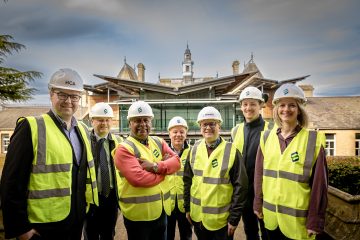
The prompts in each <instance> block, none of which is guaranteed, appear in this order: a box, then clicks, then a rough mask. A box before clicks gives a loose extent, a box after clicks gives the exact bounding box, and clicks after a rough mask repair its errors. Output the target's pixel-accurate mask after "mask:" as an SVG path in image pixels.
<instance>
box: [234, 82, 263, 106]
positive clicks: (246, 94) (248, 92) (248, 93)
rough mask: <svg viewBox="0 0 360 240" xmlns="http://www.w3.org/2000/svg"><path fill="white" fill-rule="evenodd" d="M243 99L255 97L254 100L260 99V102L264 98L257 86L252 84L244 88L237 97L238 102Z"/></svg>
mask: <svg viewBox="0 0 360 240" xmlns="http://www.w3.org/2000/svg"><path fill="white" fill-rule="evenodd" d="M244 99H256V100H260V101H261V102H264V98H263V96H262V93H261V91H260V90H259V89H258V88H256V87H252V86H249V87H247V88H245V89H244V90H242V92H241V93H240V98H239V100H240V102H241V101H242V100H244Z"/></svg>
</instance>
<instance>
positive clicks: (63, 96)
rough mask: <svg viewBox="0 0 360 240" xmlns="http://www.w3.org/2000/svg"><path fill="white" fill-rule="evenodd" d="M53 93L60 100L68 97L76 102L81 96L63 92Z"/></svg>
mask: <svg viewBox="0 0 360 240" xmlns="http://www.w3.org/2000/svg"><path fill="white" fill-rule="evenodd" d="M54 93H56V95H57V96H58V98H59V99H60V100H62V101H66V100H67V99H68V98H70V99H71V101H72V102H78V101H79V100H80V98H81V96H79V95H71V94H66V93H63V92H54Z"/></svg>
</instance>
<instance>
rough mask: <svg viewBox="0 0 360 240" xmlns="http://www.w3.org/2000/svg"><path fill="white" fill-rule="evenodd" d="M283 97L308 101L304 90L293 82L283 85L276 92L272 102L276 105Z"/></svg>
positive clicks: (302, 101) (303, 101)
mask: <svg viewBox="0 0 360 240" xmlns="http://www.w3.org/2000/svg"><path fill="white" fill-rule="evenodd" d="M281 98H295V99H298V100H300V102H301V103H305V102H306V97H305V94H304V91H303V90H302V89H301V88H300V87H298V86H296V85H295V84H293V83H285V84H283V85H281V86H280V87H279V88H278V89H277V90H276V92H275V94H274V98H273V101H272V103H273V104H274V105H275V104H276V103H277V102H278V101H279V99H281Z"/></svg>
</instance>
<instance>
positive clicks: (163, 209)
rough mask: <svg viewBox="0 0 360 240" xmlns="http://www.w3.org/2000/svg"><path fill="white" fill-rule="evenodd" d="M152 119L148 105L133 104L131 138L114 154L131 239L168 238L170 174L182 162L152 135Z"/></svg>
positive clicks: (165, 144)
mask: <svg viewBox="0 0 360 240" xmlns="http://www.w3.org/2000/svg"><path fill="white" fill-rule="evenodd" d="M153 117H154V114H153V111H152V108H151V107H150V105H149V104H148V103H146V102H144V101H136V102H134V103H133V104H131V106H130V107H129V110H128V115H127V119H128V121H129V128H130V136H129V137H127V138H126V139H125V140H124V141H123V142H122V143H120V144H119V146H118V148H117V149H116V152H115V165H116V167H117V169H118V170H119V171H120V175H121V189H120V209H121V212H122V214H123V216H124V225H125V228H126V232H127V236H128V239H129V240H148V239H149V240H150V239H159V240H165V239H166V226H167V215H170V214H171V196H170V194H171V193H170V191H171V189H172V187H173V186H171V184H170V180H169V177H168V175H171V174H173V173H175V172H177V171H178V170H179V169H180V159H179V157H178V155H177V154H176V153H175V152H173V151H172V150H171V148H170V147H169V146H168V145H167V143H166V142H165V141H164V140H163V139H161V138H159V137H153V136H149V134H150V131H151V126H152V124H151V121H152V119H153Z"/></svg>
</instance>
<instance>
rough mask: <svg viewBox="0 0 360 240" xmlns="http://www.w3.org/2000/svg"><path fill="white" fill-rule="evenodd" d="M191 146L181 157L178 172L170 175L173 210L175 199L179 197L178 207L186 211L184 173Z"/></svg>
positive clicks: (181, 210)
mask: <svg viewBox="0 0 360 240" xmlns="http://www.w3.org/2000/svg"><path fill="white" fill-rule="evenodd" d="M190 149H191V148H190V147H187V148H185V149H184V150H183V152H182V154H181V157H180V163H181V168H180V169H179V171H177V172H176V173H174V174H172V175H170V176H169V181H170V184H171V186H173V188H172V189H171V191H170V194H171V211H174V209H175V201H176V199H177V203H178V208H179V210H180V212H182V213H185V209H184V181H183V175H184V166H185V162H186V159H187V157H188V155H189V153H190Z"/></svg>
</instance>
